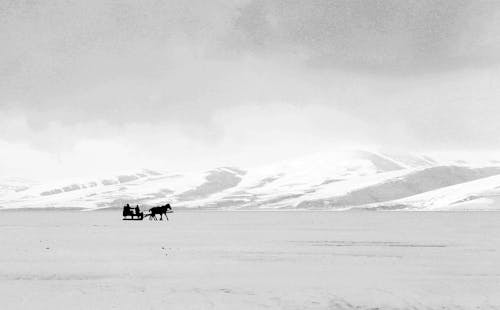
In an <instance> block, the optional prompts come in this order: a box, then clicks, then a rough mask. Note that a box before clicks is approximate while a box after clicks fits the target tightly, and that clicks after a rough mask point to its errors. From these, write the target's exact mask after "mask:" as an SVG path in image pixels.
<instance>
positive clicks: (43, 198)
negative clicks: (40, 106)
mask: <svg viewBox="0 0 500 310" xmlns="http://www.w3.org/2000/svg"><path fill="white" fill-rule="evenodd" d="M497 193H499V194H500V164H499V163H498V162H497V161H491V160H488V161H481V162H480V164H478V163H477V162H474V163H473V162H470V161H467V160H460V159H459V160H442V159H439V160H437V159H434V158H431V157H429V156H417V155H409V154H392V153H387V152H369V151H344V152H330V153H321V154H315V155H311V156H307V157H303V158H297V159H294V160H289V161H284V162H280V163H275V164H272V165H267V166H262V167H253V168H249V169H239V168H234V167H221V168H216V169H212V170H209V171H203V172H165V171H157V170H148V169H144V170H142V171H136V172H132V173H123V174H119V175H116V176H110V177H104V178H95V179H91V180H89V179H86V180H61V181H60V182H55V183H52V184H37V183H34V182H29V181H26V180H20V179H7V180H0V207H2V208H81V209H98V208H113V207H121V206H122V205H123V204H124V203H126V202H128V203H131V204H141V205H157V204H162V203H166V202H169V203H171V204H173V205H174V206H175V207H185V208H207V209H224V210H238V209H243V210H246V209H282V208H286V209H315V210H349V209H353V208H364V209H376V210H401V209H405V210H449V209H451V210H453V209H460V210H463V209H495V208H498V209H500V207H497V205H498V204H497V203H496V202H497V201H496V200H495V199H496V198H495V197H496V195H497Z"/></svg>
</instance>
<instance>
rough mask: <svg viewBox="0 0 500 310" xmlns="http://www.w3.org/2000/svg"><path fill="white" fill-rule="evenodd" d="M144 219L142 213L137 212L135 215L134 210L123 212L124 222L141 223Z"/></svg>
mask: <svg viewBox="0 0 500 310" xmlns="http://www.w3.org/2000/svg"><path fill="white" fill-rule="evenodd" d="M143 219H144V213H142V212H139V213H138V214H136V213H135V212H134V210H126V209H124V210H123V220H124V221H142V220H143Z"/></svg>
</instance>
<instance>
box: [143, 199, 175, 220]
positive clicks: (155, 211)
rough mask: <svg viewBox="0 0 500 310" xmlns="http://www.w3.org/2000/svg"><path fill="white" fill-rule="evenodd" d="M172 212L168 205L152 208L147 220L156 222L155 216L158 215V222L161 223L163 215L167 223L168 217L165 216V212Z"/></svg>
mask: <svg viewBox="0 0 500 310" xmlns="http://www.w3.org/2000/svg"><path fill="white" fill-rule="evenodd" d="M171 211H172V207H171V206H170V204H168V203H167V204H166V205H164V206H161V207H153V208H151V209H149V214H148V215H149V219H150V220H152V219H155V220H156V215H157V214H159V215H160V221H163V215H165V218H166V219H167V221H168V216H167V212H171Z"/></svg>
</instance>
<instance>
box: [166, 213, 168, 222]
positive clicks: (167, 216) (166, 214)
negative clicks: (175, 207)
mask: <svg viewBox="0 0 500 310" xmlns="http://www.w3.org/2000/svg"><path fill="white" fill-rule="evenodd" d="M165 218H166V219H167V221H168V215H167V213H165Z"/></svg>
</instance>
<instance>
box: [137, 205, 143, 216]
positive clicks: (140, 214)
mask: <svg viewBox="0 0 500 310" xmlns="http://www.w3.org/2000/svg"><path fill="white" fill-rule="evenodd" d="M135 215H136V216H140V217H142V216H143V213H142V212H141V209H139V205H136V206H135Z"/></svg>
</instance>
